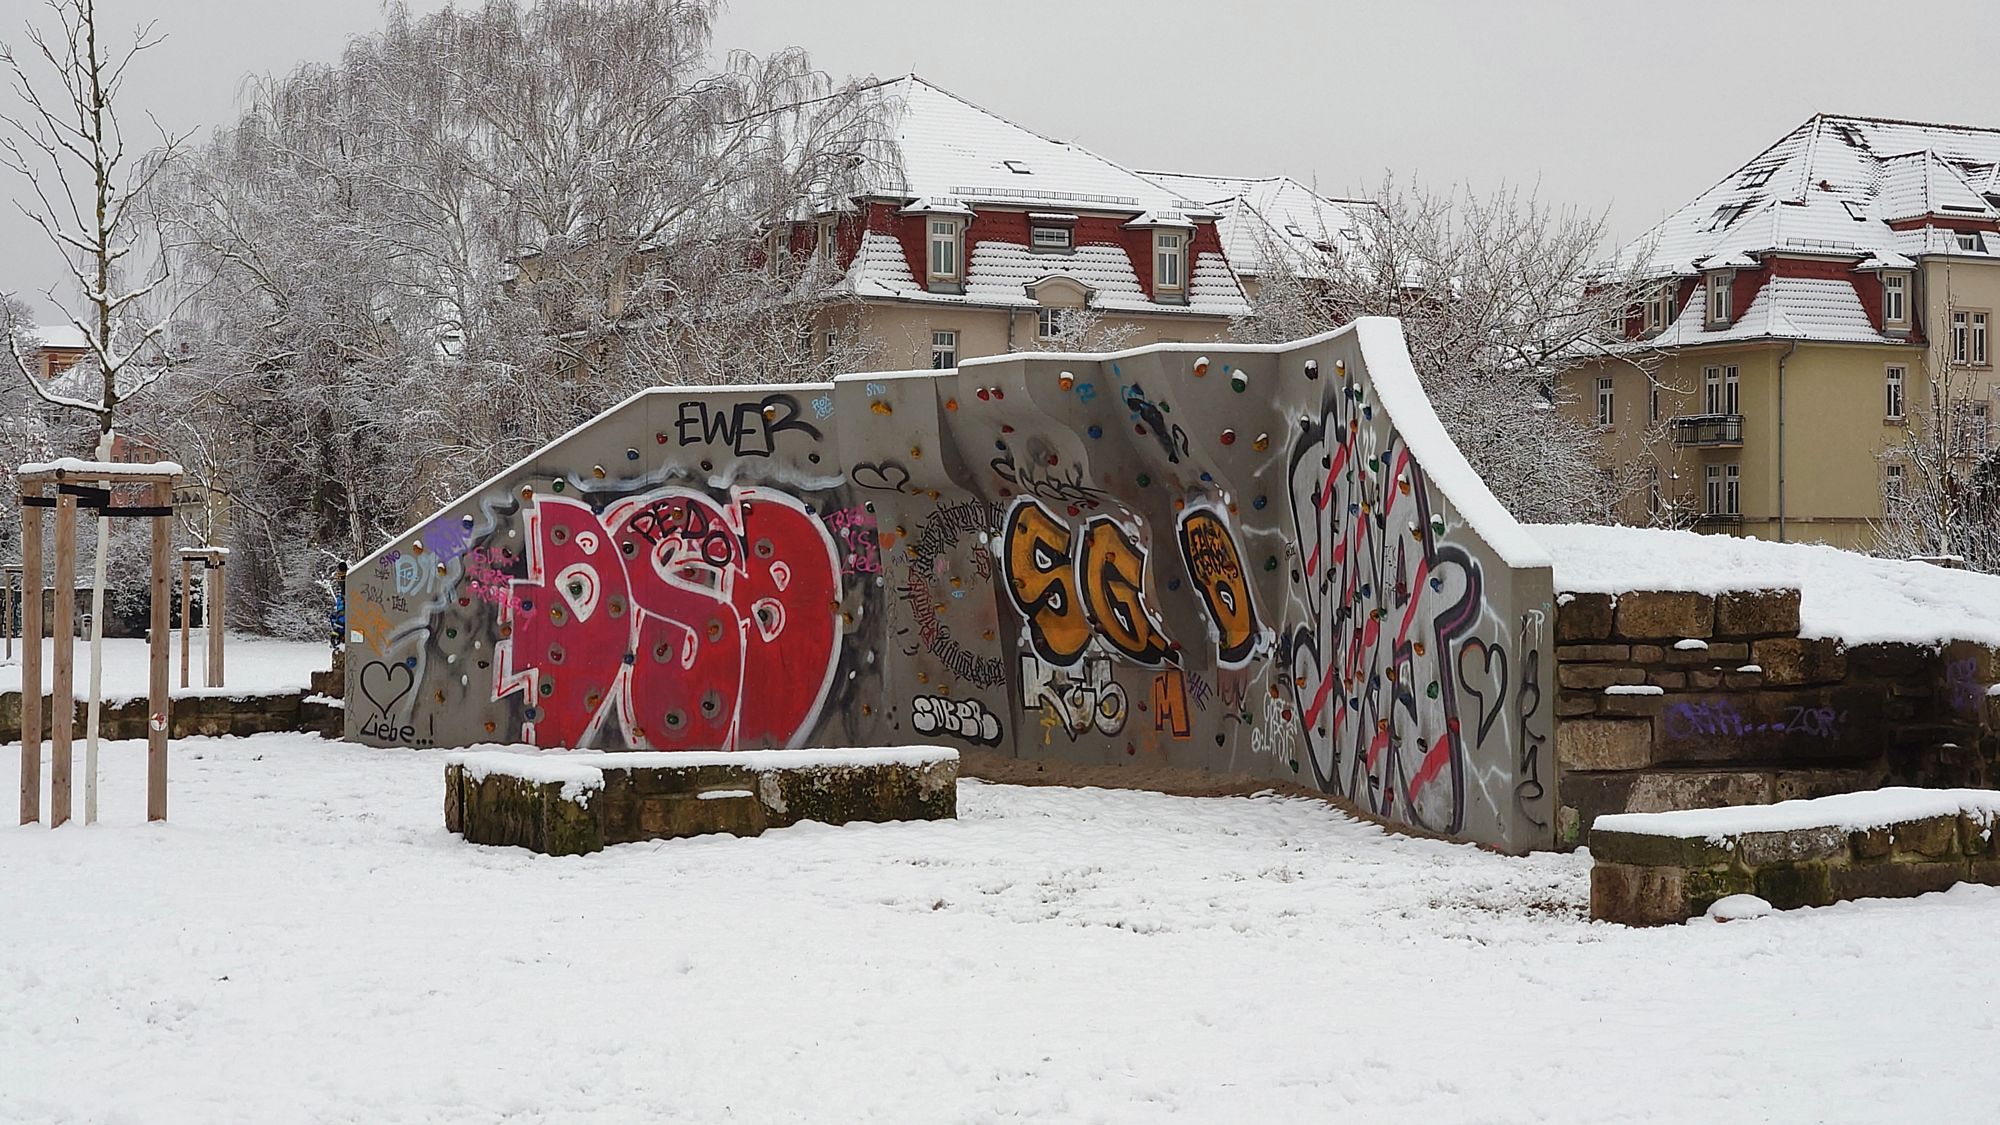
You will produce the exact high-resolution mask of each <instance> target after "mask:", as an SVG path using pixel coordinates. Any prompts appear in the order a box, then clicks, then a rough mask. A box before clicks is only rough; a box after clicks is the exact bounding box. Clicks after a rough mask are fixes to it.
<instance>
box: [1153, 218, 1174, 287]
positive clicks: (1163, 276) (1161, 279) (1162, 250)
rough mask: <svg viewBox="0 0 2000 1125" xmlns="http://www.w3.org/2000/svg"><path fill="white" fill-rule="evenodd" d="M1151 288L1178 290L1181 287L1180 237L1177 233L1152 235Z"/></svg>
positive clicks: (1162, 232) (1165, 232) (1168, 232)
mask: <svg viewBox="0 0 2000 1125" xmlns="http://www.w3.org/2000/svg"><path fill="white" fill-rule="evenodd" d="M1153 287H1154V288H1155V289H1173V290H1178V289H1179V288H1180V287H1181V235H1180V232H1178V231H1164V230H1163V231H1158V232H1155V233H1154V235H1153Z"/></svg>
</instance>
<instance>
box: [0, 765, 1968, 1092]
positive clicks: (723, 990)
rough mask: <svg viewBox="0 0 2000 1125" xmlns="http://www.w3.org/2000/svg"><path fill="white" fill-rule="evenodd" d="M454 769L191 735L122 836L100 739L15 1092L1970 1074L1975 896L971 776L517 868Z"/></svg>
mask: <svg viewBox="0 0 2000 1125" xmlns="http://www.w3.org/2000/svg"><path fill="white" fill-rule="evenodd" d="M442 760H443V755H442V754H441V753H425V752H411V751H381V750H368V749H363V748H360V747H355V746H349V745H345V744H339V743H327V742H322V741H319V740H317V739H315V738H310V737H306V736H297V735H267V736H261V737H257V738H251V739H240V740H237V739H190V740H187V741H184V742H179V743H176V744H175V747H174V761H173V769H174V781H173V806H172V812H173V820H172V822H171V823H170V824H168V825H164V826H151V827H149V826H146V825H143V824H141V823H139V820H140V816H141V813H142V809H143V800H142V798H141V788H142V778H143V774H144V770H143V768H142V764H141V760H140V751H139V744H137V743H114V744H111V746H110V747H109V748H108V749H107V753H106V754H105V795H104V809H105V812H106V815H107V818H108V820H107V823H105V824H102V825H99V826H98V827H95V828H91V829H85V828H81V827H69V828H65V829H63V830H62V831H58V832H51V831H48V830H47V829H45V828H38V827H31V828H23V829H14V828H0V1120H5V1121H8V1122H41V1121H72V1122H148V1123H152V1122H203V1123H209V1122H238V1121H241V1122H259V1123H268V1122H295V1121H360V1122H370V1123H376V1122H403V1121H424V1122H491V1121H496V1120H502V1119H505V1120H511V1121H563V1122H571V1121H576V1122H636V1121H670V1120H671V1121H691V1122H724V1121H742V1122H782V1121H815V1122H843V1123H846V1122H863V1121H869V1122H872V1121H896V1122H925V1123H931V1122H995V1121H1012V1120H1041V1121H1059V1122H1148V1121H1167V1120H1175V1121H1189V1122H1239V1121H1242V1122H1251V1121H1259V1122H1262V1121H1270V1122H1280V1121H1282V1122H1311V1121H1329V1122H1332V1121H1341V1122H1348V1121H1437V1122H1459V1121H1480V1122H1540V1121H1548V1120H1583V1121H1592V1122H1639V1121H1644V1122H1686V1121H1725V1120H1726V1121H1857V1122H1861V1121H1865V1122H1871V1123H1872V1122H1881V1121H1909V1120H1967V1121H1969V1120H1977V1119H1983V1118H1984V1117H1985V1116H1987V1115H1990V1113H1991V1109H1992V1106H1993V1104H1994V1100H1995V1098H1996V1096H2000V1073H1996V1071H1995V1070H1994V1068H1993V1066H1992V1059H1993V1058H1994V1057H1995V1054H1996V1052H2000V999H1996V997H2000V958H1996V957H1994V956H1993V951H1994V939H1993V934H1994V933H1995V932H1996V930H2000V890H1993V889H1988V888H1979V887H1961V888H1958V889H1955V890H1953V891H1951V892H1948V893H1945V894H1938V895H1930V896H1927V897H1925V898H1922V899H1917V900H1904V901H1896V902H1873V903H1850V904H1844V905H1841V906H1836V907H1832V908H1830V909H1825V910H1806V911H1799V912H1794V913H1789V914H1781V915H1777V916H1773V917H1769V918H1760V919H1755V920H1750V921H1739V922H1731V923H1728V924H1726V925H1723V924H1717V923H1714V922H1710V921H1699V922H1696V923H1691V924H1689V925H1687V926H1684V927H1672V928H1667V929H1660V930H1650V931H1641V930H1626V929H1621V928H1617V927H1610V926H1602V925H1592V924H1590V923H1588V922H1586V921H1584V920H1583V917H1582V915H1583V909H1584V902H1585V896H1586V884H1587V863H1586V861H1585V860H1584V859H1583V858H1582V857H1580V856H1555V855H1544V856H1537V857H1533V858H1530V859H1525V860H1521V859H1507V858H1503V857H1499V856H1494V855H1490V854H1485V853H1482V852H1480V851H1477V850H1475V849H1472V848H1469V847H1459V846H1453V845H1446V844H1440V843H1432V842H1424V841H1415V840H1408V839H1402V838H1397V837H1390V836H1386V835H1384V834H1383V833H1381V832H1380V831H1379V830H1377V829H1375V828H1372V827H1368V826H1364V825H1361V824H1357V823H1355V822H1352V821H1349V820H1347V819H1345V818H1343V817H1342V816H1340V815H1339V814H1338V813H1336V812H1334V811H1333V810H1331V809H1330V808H1328V807H1326V806H1324V805H1321V804H1319V803H1316V802H1311V801H1302V800H1281V799H1243V798H1233V799H1232V798H1222V799H1206V800H1197V799H1187V798H1174V797H1164V796H1158V795H1153V794H1145V793H1129V792H1105V791H1098V790H1063V789H1025V788H1014V787H1007V786H995V785H981V784H977V783H966V784H965V785H964V786H963V787H962V789H961V791H960V796H961V814H962V815H961V819H960V820H959V821H957V822H955V823H938V824H915V825H868V826H855V827H849V828H839V829H835V828H827V827H823V826H817V825H803V826H800V827H796V828H791V829H784V830H780V831H774V832H771V833H769V834H767V835H765V836H764V837H762V838H759V839H755V840H735V839H730V838H725V837H711V838H704V839H697V840H687V841H678V842H673V843H663V844H638V845H628V846H624V847H619V848H614V849H612V850H610V851H608V852H605V853H602V854H599V855H595V856H590V857H580V858H569V859H548V858H544V857H538V856H534V855H531V854H528V853H526V852H521V851H518V850H511V849H498V848H484V847H474V846H470V845H466V844H463V843H460V842H458V841H457V840H456V839H454V838H453V837H451V836H449V835H448V834H446V833H445V831H444V830H443V828H442V823H441V813H440V804H441V788H442V784H441V774H442V768H441V763H442ZM17 761H18V753H17V752H16V751H15V750H14V749H13V748H11V747H10V748H0V792H4V793H11V792H12V791H13V789H14V786H15V783H16V777H15V772H14V771H15V769H16V762H17ZM44 776H47V774H46V771H45V772H44ZM10 803H11V801H10Z"/></svg>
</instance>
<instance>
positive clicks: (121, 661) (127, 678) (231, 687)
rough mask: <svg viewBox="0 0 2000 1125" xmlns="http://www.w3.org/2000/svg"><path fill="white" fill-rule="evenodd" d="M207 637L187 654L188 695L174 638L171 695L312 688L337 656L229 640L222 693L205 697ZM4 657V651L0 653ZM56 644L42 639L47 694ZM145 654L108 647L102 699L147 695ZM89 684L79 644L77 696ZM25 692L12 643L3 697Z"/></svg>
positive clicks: (197, 638)
mask: <svg viewBox="0 0 2000 1125" xmlns="http://www.w3.org/2000/svg"><path fill="white" fill-rule="evenodd" d="M207 640H208V636H207V634H205V633H203V632H201V631H199V630H197V631H196V632H195V633H194V635H193V637H192V641H193V644H192V645H191V646H190V647H189V649H188V684H189V687H188V689H187V690H185V691H183V690H181V687H180V682H181V638H180V634H178V633H176V634H174V638H173V651H172V655H171V656H170V657H169V659H168V661H167V684H168V685H169V686H170V687H171V688H172V689H173V694H175V695H179V696H189V695H214V694H223V695H234V694H238V693H241V692H253V693H254V692H275V691H296V690H298V689H300V688H305V687H310V686H311V685H312V674H313V673H314V672H319V671H325V670H326V669H328V668H330V667H332V666H333V656H332V654H331V653H330V652H329V651H328V649H327V645H326V642H325V641H275V640H272V639H270V638H269V637H252V636H243V635H240V634H236V633H231V634H230V635H229V640H228V642H227V644H226V645H225V646H224V648H223V650H222V657H223V663H224V667H223V682H224V684H225V685H227V686H226V687H225V688H224V689H223V690H222V691H220V692H219V693H218V692H213V691H206V690H204V689H203V688H202V686H201V670H202V668H203V667H205V666H206V665H205V664H204V663H203V662H204V661H206V660H207V659H208V650H207V648H206V647H205V644H206V642H207ZM0 651H4V650H0ZM54 652H55V641H54V639H52V638H48V637H44V638H43V639H42V690H44V691H47V690H48V684H49V678H50V676H51V674H52V673H51V671H50V669H51V668H52V667H54V659H55V657H54V655H53V654H54ZM146 661H147V648H146V642H145V641H143V640H133V639H130V638H124V637H116V638H106V639H105V641H104V695H105V698H107V699H132V698H136V697H138V696H141V695H144V694H146V672H147V663H146ZM89 684H90V644H89V642H88V641H86V640H84V639H83V638H81V637H79V638H77V641H76V694H77V697H78V698H82V697H83V695H84V694H85V691H86V689H87V688H88V687H89ZM20 690H21V641H20V639H19V638H16V639H15V641H14V658H13V659H12V660H11V661H9V660H7V659H6V658H5V657H0V692H6V691H20Z"/></svg>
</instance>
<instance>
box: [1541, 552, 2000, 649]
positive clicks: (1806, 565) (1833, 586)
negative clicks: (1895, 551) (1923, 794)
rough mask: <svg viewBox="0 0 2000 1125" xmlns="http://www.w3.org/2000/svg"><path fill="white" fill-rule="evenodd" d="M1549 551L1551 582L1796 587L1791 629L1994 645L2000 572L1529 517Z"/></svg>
mask: <svg viewBox="0 0 2000 1125" xmlns="http://www.w3.org/2000/svg"><path fill="white" fill-rule="evenodd" d="M1527 526H1528V532H1529V534H1531V535H1533V536H1534V537H1535V538H1536V539H1537V540H1539V541H1541V543H1542V544H1543V545H1544V546H1546V547H1547V548H1548V549H1549V552H1550V553H1551V554H1552V555H1554V556H1555V572H1556V589H1557V590H1559V591H1570V592H1574V593H1611V594H1616V593H1622V592H1624V591H1627V590H1697V591H1702V592H1706V593H1716V592H1720V591H1722V590H1755V589H1760V588H1764V587H1781V586H1782V587H1795V588H1797V589H1798V590H1799V591H1800V598H1799V626H1800V633H1801V634H1802V635H1803V636H1807V637H1840V638H1842V639H1844V640H1845V641H1847V643H1848V644H1866V643H1870V642H1873V641H1910V642H1915V643H1919V644H1936V643H1937V642H1939V641H1946V640H1960V641H1976V642H1979V643H1981V644H1992V645H2000V575H1992V574H1975V573H1973V572H1971V571H1967V570H1947V569H1945V568H1944V567H1940V566H1933V565H1932V564H1930V563H1921V562H1906V561H1902V560H1898V559H1878V558H1871V557H1869V556H1867V555H1862V554H1856V553H1855V552H1853V551H1842V550H1840V549H1838V548H1835V547H1826V546H1821V545H1819V544H1816V543H1772V542H1768V541H1766V540H1762V539H1739V538H1734V537H1732V536H1727V535H1698V534H1696V533H1695V532H1692V531H1660V530H1656V529H1652V528H1643V527H1596V526H1591V525H1588V524H1529V525H1527Z"/></svg>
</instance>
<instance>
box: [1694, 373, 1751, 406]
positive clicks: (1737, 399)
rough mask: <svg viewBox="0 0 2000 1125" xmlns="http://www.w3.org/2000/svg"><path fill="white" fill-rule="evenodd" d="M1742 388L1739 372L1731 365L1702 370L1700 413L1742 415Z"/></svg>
mask: <svg viewBox="0 0 2000 1125" xmlns="http://www.w3.org/2000/svg"><path fill="white" fill-rule="evenodd" d="M1742 386H1743V384H1742V377H1741V372H1740V370H1739V369H1738V368H1737V366H1736V365H1735V364H1733V363H1731V364H1718V365H1715V366H1713V367H1704V368H1702V371H1701V389H1702V406H1703V408H1704V409H1703V410H1702V413H1704V414H1741V413H1743V396H1742Z"/></svg>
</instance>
